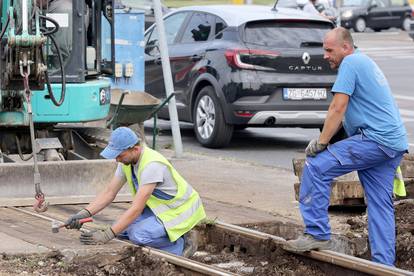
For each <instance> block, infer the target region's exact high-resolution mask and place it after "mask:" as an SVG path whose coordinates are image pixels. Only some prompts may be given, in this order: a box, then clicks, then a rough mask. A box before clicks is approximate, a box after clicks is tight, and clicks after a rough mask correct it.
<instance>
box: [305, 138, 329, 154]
mask: <svg viewBox="0 0 414 276" xmlns="http://www.w3.org/2000/svg"><path fill="white" fill-rule="evenodd" d="M327 146H328V144H320V143H319V141H318V139H312V140H311V141H310V142H309V145H308V146H307V147H306V150H305V153H306V156H311V157H314V156H316V155H317V154H318V153H320V152H322V151H324V150H325V149H326V147H327Z"/></svg>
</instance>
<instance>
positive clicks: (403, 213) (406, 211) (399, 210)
mask: <svg viewBox="0 0 414 276" xmlns="http://www.w3.org/2000/svg"><path fill="white" fill-rule="evenodd" d="M347 223H348V224H349V225H350V226H351V229H350V230H351V231H352V234H353V235H354V236H358V235H360V236H363V237H364V238H366V239H368V231H367V216H366V215H363V216H359V217H354V218H351V219H349V220H348V221H347ZM395 223H396V228H397V229H396V230H397V241H396V256H397V258H396V262H395V266H396V267H398V268H401V269H405V270H409V271H414V200H413V199H407V200H401V201H398V202H396V203H395ZM359 257H362V258H367V259H369V258H370V253H369V251H367V252H365V254H362V255H361V256H359Z"/></svg>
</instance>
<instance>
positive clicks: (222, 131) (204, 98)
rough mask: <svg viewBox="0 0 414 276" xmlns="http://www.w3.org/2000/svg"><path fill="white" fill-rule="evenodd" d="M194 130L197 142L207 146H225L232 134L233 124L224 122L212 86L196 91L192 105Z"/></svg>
mask: <svg viewBox="0 0 414 276" xmlns="http://www.w3.org/2000/svg"><path fill="white" fill-rule="evenodd" d="M193 118H194V132H195V134H196V137H197V140H198V142H199V143H200V144H201V145H203V146H205V147H209V148H220V147H224V146H226V145H227V144H228V143H229V142H230V140H231V137H232V135H233V125H230V124H228V123H226V121H225V119H224V114H223V110H222V109H221V105H220V103H219V101H218V98H217V96H216V92H215V91H214V88H213V87H212V86H205V87H203V88H202V89H201V91H200V92H199V93H198V95H197V98H196V101H195V106H194V113H193Z"/></svg>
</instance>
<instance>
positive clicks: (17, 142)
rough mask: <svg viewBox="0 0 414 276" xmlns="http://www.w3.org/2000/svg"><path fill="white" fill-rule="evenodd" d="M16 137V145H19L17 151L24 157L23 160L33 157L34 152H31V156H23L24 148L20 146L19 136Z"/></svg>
mask: <svg viewBox="0 0 414 276" xmlns="http://www.w3.org/2000/svg"><path fill="white" fill-rule="evenodd" d="M14 137H15V138H16V146H17V152H18V153H19V156H20V159H22V161H28V160H30V159H31V158H32V157H33V153H31V154H29V156H27V157H26V158H25V157H24V156H23V153H22V149H21V147H20V141H19V138H17V136H14Z"/></svg>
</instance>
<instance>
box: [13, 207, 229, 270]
mask: <svg viewBox="0 0 414 276" xmlns="http://www.w3.org/2000/svg"><path fill="white" fill-rule="evenodd" d="M6 208H8V209H12V210H15V211H17V212H21V213H24V214H27V215H31V216H35V217H38V218H40V219H43V220H48V221H58V222H62V223H63V221H61V220H59V219H55V218H53V217H49V216H45V215H41V214H38V213H34V212H31V211H28V210H25V209H22V208H18V207H6ZM83 227H84V228H86V229H96V228H94V227H91V226H87V225H85V226H83ZM114 241H116V242H120V243H124V244H127V245H129V246H134V247H140V248H141V249H142V250H143V251H144V252H147V253H149V254H151V255H153V256H157V257H160V258H163V259H165V260H166V261H167V262H169V263H171V264H174V265H176V266H179V267H182V268H185V269H188V270H191V271H194V272H197V273H201V274H203V275H209V276H210V275H211V276H236V275H237V274H234V273H231V272H228V271H226V270H223V269H221V268H216V267H213V266H211V265H207V264H203V263H200V262H197V261H193V260H190V259H187V258H184V257H181V256H177V255H174V254H170V253H167V252H165V251H161V250H158V249H155V248H149V247H144V246H139V245H136V244H133V243H131V242H128V241H125V240H120V239H116V238H115V239H114Z"/></svg>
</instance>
